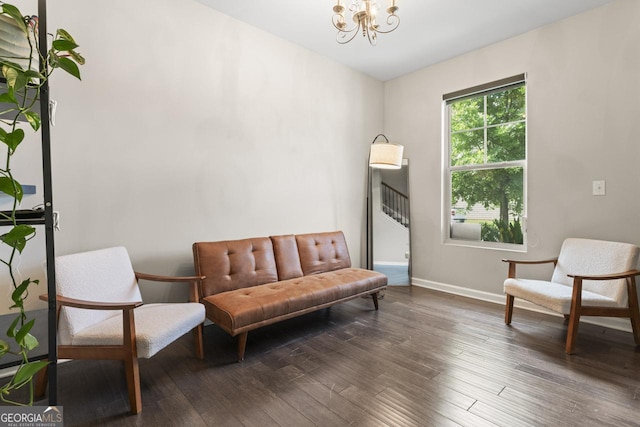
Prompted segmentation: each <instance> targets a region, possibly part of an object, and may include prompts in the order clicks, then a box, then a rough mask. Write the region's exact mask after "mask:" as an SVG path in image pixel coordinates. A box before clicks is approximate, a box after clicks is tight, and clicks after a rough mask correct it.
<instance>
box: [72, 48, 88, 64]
mask: <svg viewBox="0 0 640 427" xmlns="http://www.w3.org/2000/svg"><path fill="white" fill-rule="evenodd" d="M69 55H70V56H71V57H72V58H73V60H74V61H76V62H77V63H78V64H80V65H84V57H83V56H82V55H80V54H79V53H78V52H76V51H75V50H70V51H69Z"/></svg>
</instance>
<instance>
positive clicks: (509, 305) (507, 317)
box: [504, 294, 515, 325]
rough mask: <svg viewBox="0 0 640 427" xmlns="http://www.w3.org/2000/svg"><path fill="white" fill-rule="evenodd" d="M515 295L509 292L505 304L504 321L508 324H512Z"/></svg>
mask: <svg viewBox="0 0 640 427" xmlns="http://www.w3.org/2000/svg"><path fill="white" fill-rule="evenodd" d="M514 299H515V298H514V297H513V295H509V294H507V302H506V304H505V306H504V323H505V324H506V325H510V324H511V317H512V316H513V301H514Z"/></svg>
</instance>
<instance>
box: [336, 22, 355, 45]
mask: <svg viewBox="0 0 640 427" xmlns="http://www.w3.org/2000/svg"><path fill="white" fill-rule="evenodd" d="M358 28H359V26H358V27H354V28H352V29H351V30H349V31H342V30H340V31H338V34H336V41H337V42H338V43H339V44H347V43H349V42H350V41H351V40H353V39H354V38H355V37H356V36H357V35H358V33H359V31H356V30H358ZM349 33H352V34H351V37H349V39H346V37H347V34H349ZM341 39H346V40H342V41H340V40H341Z"/></svg>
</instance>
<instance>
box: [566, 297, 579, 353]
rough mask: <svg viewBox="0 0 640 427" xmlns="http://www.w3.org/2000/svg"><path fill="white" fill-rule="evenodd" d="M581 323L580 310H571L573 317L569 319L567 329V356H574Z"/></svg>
mask: <svg viewBox="0 0 640 427" xmlns="http://www.w3.org/2000/svg"><path fill="white" fill-rule="evenodd" d="M579 323H580V313H579V312H578V310H575V309H573V308H572V309H571V315H570V317H569V327H568V329H567V345H566V347H565V352H566V353H567V354H573V351H574V348H575V344H576V338H577V336H578V324H579Z"/></svg>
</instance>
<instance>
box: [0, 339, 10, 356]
mask: <svg viewBox="0 0 640 427" xmlns="http://www.w3.org/2000/svg"><path fill="white" fill-rule="evenodd" d="M9 350H10V347H9V344H7V342H6V341H3V340H0V357H2V356H4V355H5V354H7V353H8V352H9Z"/></svg>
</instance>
